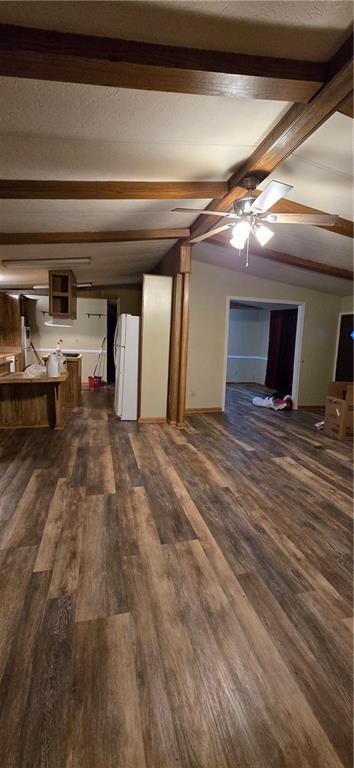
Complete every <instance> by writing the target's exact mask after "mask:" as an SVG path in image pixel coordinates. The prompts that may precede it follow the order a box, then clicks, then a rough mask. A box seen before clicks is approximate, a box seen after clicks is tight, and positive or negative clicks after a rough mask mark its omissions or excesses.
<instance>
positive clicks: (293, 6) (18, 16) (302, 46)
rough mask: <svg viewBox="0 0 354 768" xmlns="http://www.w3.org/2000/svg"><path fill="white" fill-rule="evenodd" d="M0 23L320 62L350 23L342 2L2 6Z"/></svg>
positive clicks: (349, 6) (195, 0)
mask: <svg viewBox="0 0 354 768" xmlns="http://www.w3.org/2000/svg"><path fill="white" fill-rule="evenodd" d="M0 20H1V21H3V22H7V23H12V24H22V25H28V26H37V27H42V28H44V29H56V30H59V31H64V32H80V33H84V34H96V35H105V36H113V37H114V36H116V37H124V38H128V39H133V40H134V39H136V40H144V41H147V42H160V43H166V44H171V45H184V46H196V47H199V48H206V49H208V48H211V49H214V50H217V49H220V50H228V51H238V52H240V53H253V54H261V55H263V56H264V55H268V56H285V57H292V58H309V59H312V60H316V59H317V60H320V59H327V58H329V56H331V55H332V54H333V53H334V52H335V51H336V49H337V48H338V47H339V46H340V45H341V43H342V42H343V38H344V37H345V34H346V32H347V31H348V27H349V26H350V24H351V20H352V3H351V2H345V1H344V0H337V1H336V2H326V1H325V0H316V1H315V2H313V1H311V0H310V1H309V2H306V1H305V0H300V1H299V0H297V1H295V2H293V1H292V0H271V1H269V0H262V1H259V0H251V2H250V1H249V0H246V1H243V2H240V1H239V0H229V2H227V1H226V0H206V1H205V0H204V2H200V1H198V0H185V1H184V2H180V1H179V0H173V2H158V1H157V0H154V1H153V2H137V1H136V0H134V1H133V2H131V1H130V2H85V3H83V2H55V1H54V0H52V2H12V1H11V2H2V3H1V4H0Z"/></svg>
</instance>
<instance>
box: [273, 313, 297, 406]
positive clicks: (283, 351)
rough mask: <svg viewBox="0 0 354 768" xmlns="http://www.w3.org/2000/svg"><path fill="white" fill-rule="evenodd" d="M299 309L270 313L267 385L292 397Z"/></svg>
mask: <svg viewBox="0 0 354 768" xmlns="http://www.w3.org/2000/svg"><path fill="white" fill-rule="evenodd" d="M296 325H297V309H274V310H272V311H271V313H270V325H269V344H268V361H267V372H266V379H265V385H266V387H269V388H270V389H275V390H277V391H279V392H283V393H284V394H287V395H291V390H292V382H293V370H294V352H295V339H296Z"/></svg>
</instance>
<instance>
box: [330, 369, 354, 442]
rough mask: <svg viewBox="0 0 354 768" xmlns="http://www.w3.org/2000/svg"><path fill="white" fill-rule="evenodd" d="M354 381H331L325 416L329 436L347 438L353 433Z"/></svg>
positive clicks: (339, 438) (338, 438)
mask: <svg viewBox="0 0 354 768" xmlns="http://www.w3.org/2000/svg"><path fill="white" fill-rule="evenodd" d="M353 415H354V405H353V383H352V382H351V381H350V382H349V381H330V383H329V385H328V394H327V399H326V410H325V416H324V422H325V425H324V432H325V434H326V435H328V437H334V438H336V439H337V440H345V439H346V438H350V437H351V436H352V435H353Z"/></svg>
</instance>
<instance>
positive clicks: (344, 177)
mask: <svg viewBox="0 0 354 768" xmlns="http://www.w3.org/2000/svg"><path fill="white" fill-rule="evenodd" d="M271 179H277V180H278V181H285V182H287V183H288V184H292V185H293V187H294V189H292V190H291V191H290V192H289V194H288V195H287V196H286V197H287V199H289V200H294V201H296V202H297V203H302V204H303V205H308V206H310V207H312V208H319V209H320V210H321V211H326V212H327V213H336V214H338V215H340V216H342V217H343V218H345V219H351V220H353V120H352V119H351V118H350V117H348V116H347V115H342V114H339V113H338V112H337V113H335V114H334V115H332V117H330V118H329V119H328V120H327V121H326V122H325V123H323V125H321V127H320V128H319V129H318V130H317V131H316V132H315V133H314V134H312V136H310V138H309V139H307V140H306V141H304V143H303V144H301V146H300V147H299V148H298V149H297V150H296V151H295V152H294V153H293V154H292V155H291V156H290V157H289V158H288V159H287V160H285V161H284V162H283V163H281V165H279V166H278V168H276V170H275V171H274V173H272V174H271V175H270V176H268V178H267V179H266V180H265V181H264V182H263V184H260V185H259V186H260V188H261V189H264V187H265V186H266V185H267V184H268V183H269V181H270V180H271Z"/></svg>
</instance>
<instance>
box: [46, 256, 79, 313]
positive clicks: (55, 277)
mask: <svg viewBox="0 0 354 768" xmlns="http://www.w3.org/2000/svg"><path fill="white" fill-rule="evenodd" d="M49 314H50V315H52V317H57V318H63V319H64V318H65V319H67V320H75V319H76V278H75V275H74V273H73V272H72V271H71V270H70V269H67V270H66V269H65V270H60V271H56V270H50V272H49Z"/></svg>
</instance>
